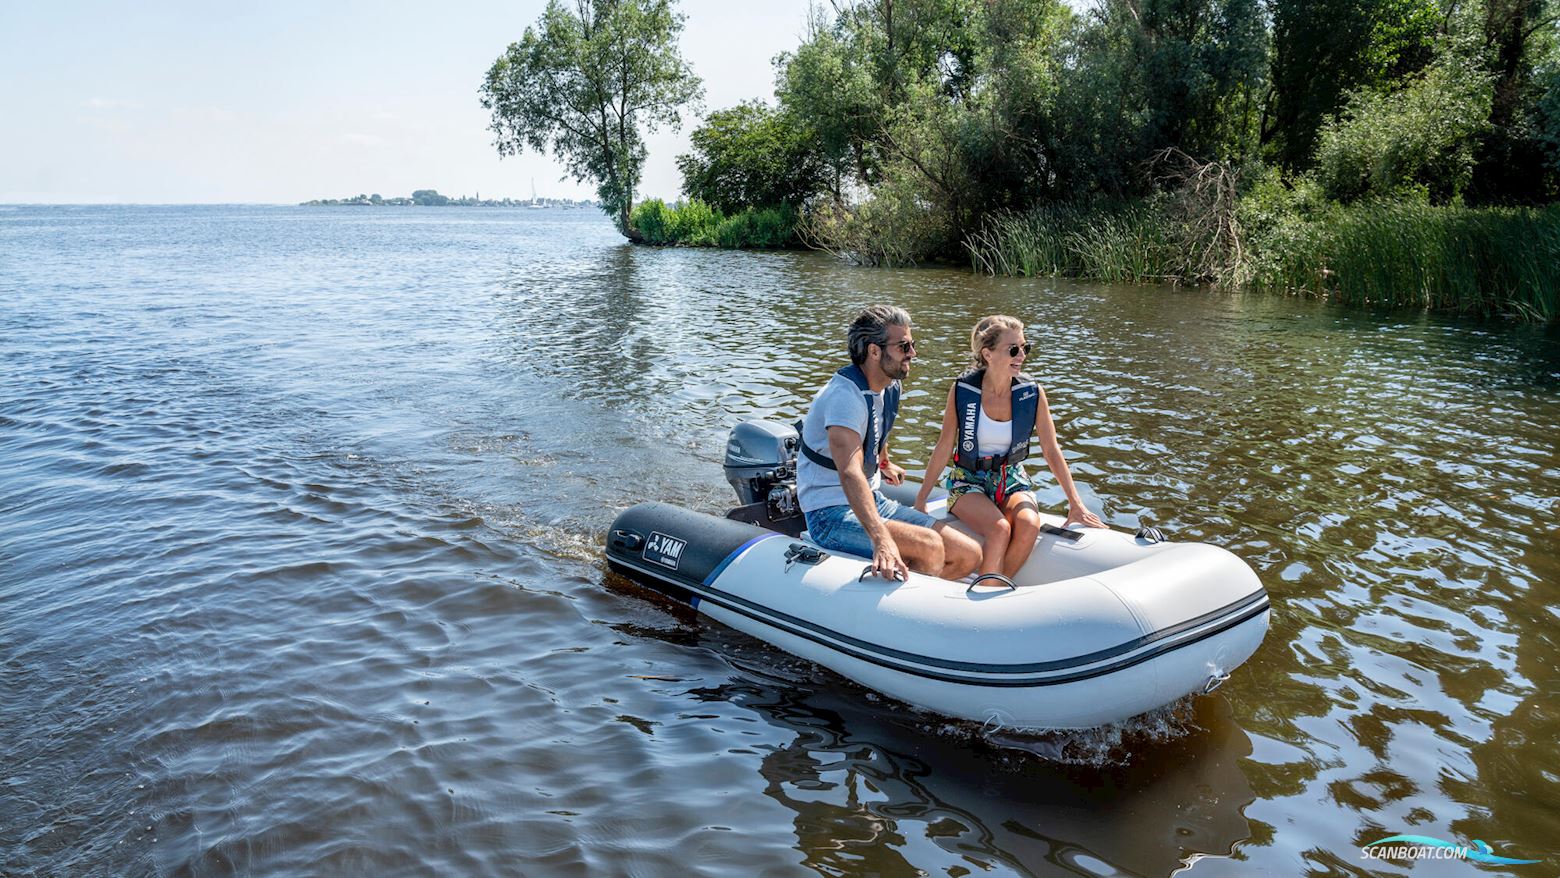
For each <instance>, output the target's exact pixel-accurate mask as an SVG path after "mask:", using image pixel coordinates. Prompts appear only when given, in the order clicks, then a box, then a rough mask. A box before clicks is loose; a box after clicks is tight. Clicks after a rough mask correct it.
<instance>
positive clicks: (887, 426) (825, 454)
mask: <svg viewBox="0 0 1560 878" xmlns="http://www.w3.org/2000/svg"><path fill="white" fill-rule="evenodd" d="M834 374H836V375H840V376H843V377H845V378H847V379H849V380H850V383H852V384H854V385H856V389H857V390H860V391H861V395H862V398H863V399H865V400H866V403H867V432H866V433H865V434H863V435H862V437H861V452H862V460H861V468H862V470H863V471H864V472H865V473H866V474H867V480H868V481H871V479H872V474H873V473H874V472H876V471H877V467H878V458H879V457H880V456H882V454H883V449H884V448H886V447H887V446H888V431H889V430H892V429H894V418H895V417H897V416H898V415H899V392H900V387H899V382H898V381H890V382H889V383H888V386H887V387H885V388H883V435H881V436H875V435H873V434H874V433H875V432H876V431H877V422H878V419H877V394H876V393H873V392H872V387H871V386H870V385H868V384H867V376H866V375H864V374H862V371H861V367H860V366H857V365H856V364H854V363H852V364H851V365H849V366H846V367H845V368H843V369H841V370H839V371H838V372H835V373H834ZM796 432H797V433H798V434H800V433H801V432H802V422H801V421H797V422H796ZM801 446H802V453H803V454H805V455H806V456H807V459H808V460H810V461H812V462H813V463H816V464H817V465H819V466H821V467H824V468H825V469H832V470H835V471H836V472H838V471H839V467H837V466H835V465H834V457H833V455H831V454H829V448H828V446H827V445H825V446H824V448H823V451H821V452H820V451H818V450H817V449H815V448H813V447H812V446H811V445H808V444H807V440H806V438H803V439H802V441H801Z"/></svg>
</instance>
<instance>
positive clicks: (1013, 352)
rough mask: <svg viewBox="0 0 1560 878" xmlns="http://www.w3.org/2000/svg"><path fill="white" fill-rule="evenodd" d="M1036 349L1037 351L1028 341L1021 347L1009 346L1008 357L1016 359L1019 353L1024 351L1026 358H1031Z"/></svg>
mask: <svg viewBox="0 0 1560 878" xmlns="http://www.w3.org/2000/svg"><path fill="white" fill-rule="evenodd" d="M1034 349H1035V346H1034V345H1032V344H1030V343H1029V342H1027V341H1026V342H1024V343H1023V344H1021V345H1016V344H1010V345H1008V356H1010V357H1016V356H1018V352H1019V351H1020V350H1022V351H1023V352H1024V356H1026V357H1027V356H1029V352H1030V351H1032V350H1034Z"/></svg>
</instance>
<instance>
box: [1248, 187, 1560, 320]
mask: <svg viewBox="0 0 1560 878" xmlns="http://www.w3.org/2000/svg"><path fill="white" fill-rule="evenodd" d="M1252 249H1253V250H1254V251H1255V253H1256V259H1255V263H1256V271H1255V274H1254V276H1253V278H1252V286H1254V287H1258V288H1266V289H1274V290H1281V291H1286V292H1300V293H1309V294H1313V295H1321V296H1325V297H1327V298H1329V299H1335V300H1337V301H1340V302H1346V303H1350V304H1357V305H1389V306H1412V307H1423V308H1430V309H1434V310H1442V311H1460V312H1466V313H1477V314H1510V315H1514V316H1520V317H1523V318H1526V319H1529V320H1537V321H1544V320H1553V319H1555V318H1556V317H1560V206H1551V207H1547V208H1543V209H1534V208H1479V209H1474V208H1467V207H1457V206H1445V207H1432V206H1429V205H1424V204H1370V205H1364V206H1358V207H1333V208H1332V209H1330V210H1328V211H1326V212H1324V213H1322V214H1321V215H1320V216H1318V217H1316V218H1314V219H1311V220H1310V221H1307V222H1304V223H1301V224H1299V225H1298V226H1297V227H1291V228H1290V229H1288V230H1286V231H1285V232H1284V233H1282V234H1275V235H1273V236H1271V239H1270V240H1266V241H1260V240H1259V241H1254V242H1252Z"/></svg>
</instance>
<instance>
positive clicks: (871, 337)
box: [846, 305, 910, 366]
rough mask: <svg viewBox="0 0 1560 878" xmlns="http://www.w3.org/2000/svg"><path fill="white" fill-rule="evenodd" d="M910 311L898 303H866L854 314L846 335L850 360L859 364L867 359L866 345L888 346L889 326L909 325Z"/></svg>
mask: <svg viewBox="0 0 1560 878" xmlns="http://www.w3.org/2000/svg"><path fill="white" fill-rule="evenodd" d="M909 325H910V312H909V311H906V310H905V309H903V308H901V307H899V306H898V305H868V306H867V307H866V308H864V309H862V311H861V313H860V314H858V315H856V319H855V320H854V321H853V322H852V323H851V324H850V333H849V335H847V336H846V338H847V342H848V344H847V346H848V347H849V349H850V361H851V362H852V363H855V364H856V365H857V366H860V365H861V364H862V363H865V362H866V361H867V345H874V344H875V345H877V346H878V347H881V348H886V347H888V328H889V327H890V326H909Z"/></svg>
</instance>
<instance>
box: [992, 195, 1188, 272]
mask: <svg viewBox="0 0 1560 878" xmlns="http://www.w3.org/2000/svg"><path fill="white" fill-rule="evenodd" d="M1167 228H1168V224H1167V223H1166V222H1165V217H1164V213H1163V211H1162V210H1160V209H1159V207H1158V206H1157V205H1155V204H1153V203H1151V202H1146V201H1144V202H1099V203H1092V204H1085V205H1066V204H1056V205H1045V206H1042V207H1039V208H1036V209H1034V210H1031V211H1029V212H1027V213H1010V214H1002V215H999V216H996V217H994V218H992V219H991V220H990V221H989V222H988V223H987V224H986V225H985V227H984V228H982V229H981V230H980V231H979V232H976V233H975V234H974V235H972V236H971V237H970V238H969V240H968V241H966V242H965V247H966V249H967V250H968V252H969V254H970V259H971V262H972V263H973V264H974V266H975V268H976V269H977V270H980V271H985V272H988V273H991V274H1007V275H1019V276H1025V277H1035V276H1040V275H1065V276H1068V277H1088V278H1097V279H1099V280H1108V281H1114V282H1118V283H1142V282H1149V281H1170V280H1176V279H1178V268H1179V266H1178V261H1179V254H1178V252H1177V248H1175V247H1174V246H1172V242H1171V240H1170V235H1169V234H1168V231H1167Z"/></svg>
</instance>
